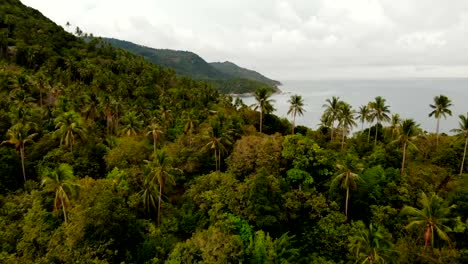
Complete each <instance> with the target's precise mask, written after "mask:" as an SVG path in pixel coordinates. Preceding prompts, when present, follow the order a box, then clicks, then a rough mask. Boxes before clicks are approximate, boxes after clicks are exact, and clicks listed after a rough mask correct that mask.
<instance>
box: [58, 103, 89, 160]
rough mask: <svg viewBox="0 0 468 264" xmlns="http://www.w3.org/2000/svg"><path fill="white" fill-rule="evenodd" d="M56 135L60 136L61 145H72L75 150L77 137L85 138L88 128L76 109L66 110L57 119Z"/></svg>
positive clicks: (71, 147)
mask: <svg viewBox="0 0 468 264" xmlns="http://www.w3.org/2000/svg"><path fill="white" fill-rule="evenodd" d="M55 128H56V129H57V130H56V131H55V133H56V135H57V136H58V137H60V145H62V144H63V145H65V146H66V147H70V150H71V151H72V152H73V145H74V144H75V138H76V137H78V138H80V139H84V138H85V136H86V128H85V126H84V122H83V119H82V118H81V116H80V115H79V114H78V113H76V112H75V111H69V112H65V113H63V114H62V115H60V116H58V117H57V118H56V119H55Z"/></svg>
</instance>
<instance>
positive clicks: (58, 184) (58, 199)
mask: <svg viewBox="0 0 468 264" xmlns="http://www.w3.org/2000/svg"><path fill="white" fill-rule="evenodd" d="M41 176H42V185H43V186H44V188H45V190H46V191H48V192H54V193H55V199H54V210H57V209H58V208H60V207H61V208H62V211H63V217H64V219H65V223H66V222H67V213H66V211H65V209H66V208H67V207H68V206H70V198H71V197H72V196H73V195H75V194H76V191H77V189H78V188H79V185H78V184H77V183H76V180H75V176H74V175H73V168H72V167H71V166H70V165H68V164H66V163H62V164H60V165H59V166H58V167H56V168H55V169H50V168H48V167H46V168H43V169H42V170H41Z"/></svg>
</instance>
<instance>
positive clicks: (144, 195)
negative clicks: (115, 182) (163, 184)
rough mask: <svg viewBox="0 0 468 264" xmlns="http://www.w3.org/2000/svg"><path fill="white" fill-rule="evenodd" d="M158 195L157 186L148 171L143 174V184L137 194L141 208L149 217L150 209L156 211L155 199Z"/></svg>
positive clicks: (149, 170)
mask: <svg viewBox="0 0 468 264" xmlns="http://www.w3.org/2000/svg"><path fill="white" fill-rule="evenodd" d="M158 193H159V191H158V186H157V183H156V182H155V181H154V177H153V175H152V170H151V169H148V170H147V173H145V174H143V182H142V186H141V191H140V192H139V194H140V195H141V199H142V201H143V206H144V207H145V210H146V211H147V212H148V215H149V216H151V208H153V209H154V210H156V209H157V207H156V199H158Z"/></svg>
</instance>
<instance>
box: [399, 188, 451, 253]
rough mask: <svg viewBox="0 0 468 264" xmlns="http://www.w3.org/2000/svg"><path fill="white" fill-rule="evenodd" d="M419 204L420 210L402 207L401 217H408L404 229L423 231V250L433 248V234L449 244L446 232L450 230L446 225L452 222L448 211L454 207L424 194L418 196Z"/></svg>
mask: <svg viewBox="0 0 468 264" xmlns="http://www.w3.org/2000/svg"><path fill="white" fill-rule="evenodd" d="M419 203H420V205H421V209H418V208H415V207H412V206H404V207H403V209H402V210H401V214H402V215H408V216H409V223H408V224H407V225H406V227H405V228H406V229H415V230H421V229H422V230H423V231H424V233H423V238H424V248H427V247H428V246H431V248H433V247H434V237H435V234H437V236H439V238H440V239H442V240H444V241H446V242H448V243H450V238H449V236H448V234H447V232H450V231H452V229H451V228H450V227H449V226H447V224H448V223H450V222H451V221H453V219H452V218H450V211H451V210H452V209H453V208H454V207H455V206H454V205H452V206H449V205H447V204H445V203H444V200H443V199H442V198H440V197H439V196H437V195H436V194H435V193H430V194H429V196H427V195H426V193H424V192H421V194H420V198H419ZM434 232H435V234H434Z"/></svg>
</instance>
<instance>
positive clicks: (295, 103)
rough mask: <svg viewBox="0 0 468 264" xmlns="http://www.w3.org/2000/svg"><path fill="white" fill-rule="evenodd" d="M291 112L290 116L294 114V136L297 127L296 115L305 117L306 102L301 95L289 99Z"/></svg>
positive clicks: (289, 112) (289, 111)
mask: <svg viewBox="0 0 468 264" xmlns="http://www.w3.org/2000/svg"><path fill="white" fill-rule="evenodd" d="M288 102H289V104H290V106H289V110H288V115H290V114H292V116H293V125H292V134H294V127H295V126H296V115H298V114H299V115H301V116H302V115H304V112H305V110H304V101H303V100H302V96H300V95H291V99H289V101H288Z"/></svg>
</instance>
